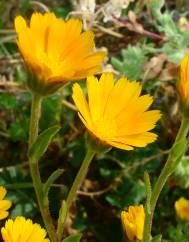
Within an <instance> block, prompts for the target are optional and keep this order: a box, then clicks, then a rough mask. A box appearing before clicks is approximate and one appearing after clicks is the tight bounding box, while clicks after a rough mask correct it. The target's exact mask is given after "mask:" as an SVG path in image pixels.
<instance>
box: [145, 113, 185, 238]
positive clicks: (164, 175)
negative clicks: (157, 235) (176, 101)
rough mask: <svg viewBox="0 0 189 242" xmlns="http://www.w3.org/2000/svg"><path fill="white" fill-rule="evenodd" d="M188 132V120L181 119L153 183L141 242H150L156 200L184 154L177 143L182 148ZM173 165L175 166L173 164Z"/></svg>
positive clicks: (183, 150)
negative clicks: (173, 140)
mask: <svg viewBox="0 0 189 242" xmlns="http://www.w3.org/2000/svg"><path fill="white" fill-rule="evenodd" d="M188 130H189V119H187V118H184V117H183V119H182V123H181V126H180V128H179V131H178V133H177V136H176V139H175V142H174V144H173V146H172V148H171V151H170V153H169V156H168V159H167V161H166V163H165V166H164V168H163V170H162V171H161V173H160V176H159V177H158V180H157V182H156V183H155V186H154V189H153V191H152V195H151V200H150V212H149V213H147V214H146V216H145V225H144V236H143V242H150V240H151V227H152V219H153V214H154V210H155V207H156V203H157V200H158V198H159V195H160V193H161V191H162V189H163V187H164V185H165V183H166V181H167V180H168V178H169V176H170V175H171V174H172V172H173V171H174V169H173V167H175V165H176V164H177V163H178V162H179V161H180V159H181V158H182V156H183V155H184V153H185V147H183V148H182V147H181V148H182V150H181V152H180V151H179V150H178V145H179V143H180V144H181V145H182V144H183V146H184V143H183V142H182V141H185V140H186V136H187V134H188ZM179 152H180V155H179V156H178V157H177V159H175V156H176V154H177V153H179ZM174 163H175V164H174Z"/></svg>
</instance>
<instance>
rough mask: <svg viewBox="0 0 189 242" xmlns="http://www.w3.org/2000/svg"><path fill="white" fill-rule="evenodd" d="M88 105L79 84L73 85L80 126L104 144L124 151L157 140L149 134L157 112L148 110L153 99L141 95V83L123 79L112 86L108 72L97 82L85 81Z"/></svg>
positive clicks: (155, 120)
mask: <svg viewBox="0 0 189 242" xmlns="http://www.w3.org/2000/svg"><path fill="white" fill-rule="evenodd" d="M87 92H88V102H87V101H86V99H85V97H84V95H83V92H82V89H81V87H80V86H79V85H78V84H74V86H73V100H74V102H75V104H76V106H77V108H78V110H79V113H78V114H79V117H80V119H81V120H82V122H83V124H84V125H85V126H86V128H87V129H88V130H89V132H90V133H92V134H93V136H95V137H96V138H97V139H98V140H100V141H101V142H102V143H104V144H108V145H110V146H114V147H117V148H120V149H124V150H132V149H133V147H134V146H135V147H144V146H146V145H147V144H148V143H151V142H153V141H155V140H156V138H157V135H156V134H154V133H151V132H149V131H150V130H151V129H153V128H154V126H155V124H156V122H157V120H158V119H159V118H160V116H161V115H160V112H159V111H158V110H153V111H147V109H148V108H149V106H150V105H151V104H152V101H153V98H152V97H151V96H149V95H143V96H140V93H141V84H140V83H139V82H130V81H128V80H127V79H126V78H125V77H122V78H120V79H119V80H118V81H117V82H116V83H114V79H113V75H112V74H111V73H106V74H103V75H102V76H101V78H100V80H99V81H98V79H97V78H95V77H94V76H90V77H88V78H87Z"/></svg>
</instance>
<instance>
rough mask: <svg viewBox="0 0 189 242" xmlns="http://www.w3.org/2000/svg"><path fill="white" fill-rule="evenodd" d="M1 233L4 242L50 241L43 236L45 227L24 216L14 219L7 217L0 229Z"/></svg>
mask: <svg viewBox="0 0 189 242" xmlns="http://www.w3.org/2000/svg"><path fill="white" fill-rule="evenodd" d="M1 234H2V238H3V241H4V242H10V241H11V242H12V241H15V242H33V241H36V242H50V241H49V239H46V238H45V237H46V234H47V233H46V230H45V229H42V228H41V226H40V225H39V224H36V223H35V224H33V222H32V221H31V220H30V219H25V218H24V217H16V219H15V220H14V221H13V220H12V219H8V220H7V221H6V223H5V227H3V228H2V229H1Z"/></svg>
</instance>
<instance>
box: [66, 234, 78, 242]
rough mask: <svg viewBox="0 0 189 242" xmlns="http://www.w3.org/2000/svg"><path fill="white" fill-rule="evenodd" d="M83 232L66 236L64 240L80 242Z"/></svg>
mask: <svg viewBox="0 0 189 242" xmlns="http://www.w3.org/2000/svg"><path fill="white" fill-rule="evenodd" d="M81 236H82V235H81V234H76V235H71V236H69V237H67V238H65V239H64V240H62V242H79V241H80V239H81Z"/></svg>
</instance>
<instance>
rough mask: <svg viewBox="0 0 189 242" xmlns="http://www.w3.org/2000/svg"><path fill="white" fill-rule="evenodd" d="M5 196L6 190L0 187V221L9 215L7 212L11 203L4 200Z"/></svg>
mask: <svg viewBox="0 0 189 242" xmlns="http://www.w3.org/2000/svg"><path fill="white" fill-rule="evenodd" d="M6 194H7V190H6V189H5V188H4V187H2V186H0V220H1V219H4V218H6V217H7V216H8V215H9V212H8V211H7V210H8V209H9V208H10V207H11V205H12V203H11V201H9V200H6V199H4V198H5V196H6Z"/></svg>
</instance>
